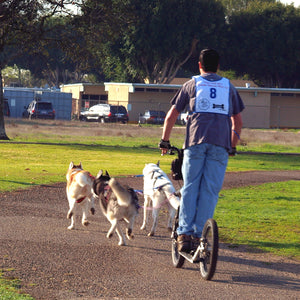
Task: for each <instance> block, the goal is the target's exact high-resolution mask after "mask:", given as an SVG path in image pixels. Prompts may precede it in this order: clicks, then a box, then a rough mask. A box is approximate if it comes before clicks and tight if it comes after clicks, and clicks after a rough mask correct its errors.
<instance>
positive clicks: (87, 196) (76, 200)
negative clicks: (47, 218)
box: [66, 162, 95, 229]
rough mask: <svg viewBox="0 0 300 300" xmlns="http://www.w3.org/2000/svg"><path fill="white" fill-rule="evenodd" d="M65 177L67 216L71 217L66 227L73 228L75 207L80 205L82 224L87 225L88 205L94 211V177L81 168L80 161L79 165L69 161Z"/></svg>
mask: <svg viewBox="0 0 300 300" xmlns="http://www.w3.org/2000/svg"><path fill="white" fill-rule="evenodd" d="M66 178H67V188H66V191H67V198H68V202H69V211H68V215H67V218H68V219H71V225H70V226H69V227H68V229H74V228H75V219H76V218H75V213H76V210H77V209H76V208H77V207H81V209H82V220H81V223H82V225H84V226H87V225H89V222H88V220H87V214H88V209H89V207H91V208H90V211H91V213H92V214H94V213H95V208H94V202H95V199H94V198H95V195H94V193H93V182H94V177H93V176H92V175H91V174H90V173H89V172H88V171H85V170H83V169H82V165H81V162H80V164H79V165H74V163H73V162H71V163H70V165H69V169H68V172H67V175H66Z"/></svg>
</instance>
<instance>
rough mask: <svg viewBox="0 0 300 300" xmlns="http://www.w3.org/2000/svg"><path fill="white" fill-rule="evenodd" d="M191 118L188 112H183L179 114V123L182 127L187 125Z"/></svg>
mask: <svg viewBox="0 0 300 300" xmlns="http://www.w3.org/2000/svg"><path fill="white" fill-rule="evenodd" d="M188 117H189V113H188V112H183V113H181V114H179V116H178V119H177V120H178V123H179V124H181V125H185V124H186V122H187V119H188Z"/></svg>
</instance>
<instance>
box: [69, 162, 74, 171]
mask: <svg viewBox="0 0 300 300" xmlns="http://www.w3.org/2000/svg"><path fill="white" fill-rule="evenodd" d="M73 167H74V163H73V162H72V161H71V162H70V164H69V170H71V169H73Z"/></svg>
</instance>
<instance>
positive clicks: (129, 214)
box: [93, 170, 139, 246]
mask: <svg viewBox="0 0 300 300" xmlns="http://www.w3.org/2000/svg"><path fill="white" fill-rule="evenodd" d="M93 190H94V193H95V194H96V195H97V196H98V197H99V202H100V208H101V210H102V212H103V214H104V216H105V217H106V218H107V220H108V221H109V222H110V223H111V227H110V229H109V230H108V232H107V235H106V237H107V238H111V237H112V235H113V233H114V232H115V231H116V232H117V235H118V237H119V243H118V245H119V246H125V245H126V239H125V236H124V234H123V233H122V231H121V229H120V226H119V221H121V220H125V221H126V222H127V223H128V226H127V228H126V237H127V238H128V239H129V240H131V239H133V238H134V235H133V233H132V230H133V225H134V221H135V217H136V216H137V214H138V208H139V205H138V197H137V195H136V193H135V191H134V190H133V189H132V188H124V187H123V186H121V185H120V183H119V182H118V181H117V180H116V179H115V178H110V176H109V174H108V173H107V171H106V173H105V174H103V171H102V170H100V171H99V173H98V174H97V176H96V178H95V180H94V184H93Z"/></svg>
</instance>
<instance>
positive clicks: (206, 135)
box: [171, 73, 245, 149]
mask: <svg viewBox="0 0 300 300" xmlns="http://www.w3.org/2000/svg"><path fill="white" fill-rule="evenodd" d="M202 77H203V78H205V79H206V80H209V81H218V80H221V79H222V77H220V76H219V75H217V74H213V73H210V74H205V75H202ZM195 99H196V87H195V80H194V79H191V80H189V81H187V82H186V83H185V84H184V85H183V86H182V87H181V89H180V90H179V91H178V92H177V93H176V95H175V96H174V98H173V99H172V100H171V104H172V105H175V108H176V110H177V111H179V112H182V111H185V110H186V111H188V112H189V118H188V121H187V125H186V139H185V143H184V146H183V148H188V147H190V146H193V145H197V144H201V143H208V144H213V145H217V146H221V147H224V148H226V149H230V148H231V119H230V117H231V116H232V115H236V114H238V113H240V112H241V111H242V110H243V109H244V108H245V106H244V104H243V101H242V99H241V97H240V95H239V93H238V92H237V90H236V89H235V87H234V86H233V85H232V84H231V83H230V90H229V115H224V114H215V113H203V112H201V113H194V110H195Z"/></svg>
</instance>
